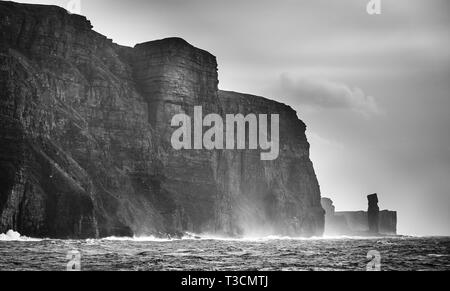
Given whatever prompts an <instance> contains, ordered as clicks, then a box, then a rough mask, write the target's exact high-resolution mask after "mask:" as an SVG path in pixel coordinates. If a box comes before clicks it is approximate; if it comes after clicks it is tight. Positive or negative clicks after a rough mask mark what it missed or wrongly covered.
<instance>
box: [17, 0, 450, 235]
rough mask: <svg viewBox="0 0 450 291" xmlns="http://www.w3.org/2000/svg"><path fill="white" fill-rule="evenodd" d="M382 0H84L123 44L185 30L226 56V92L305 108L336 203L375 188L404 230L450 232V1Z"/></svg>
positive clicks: (361, 201) (345, 206)
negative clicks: (375, 7) (374, 3)
mask: <svg viewBox="0 0 450 291" xmlns="http://www.w3.org/2000/svg"><path fill="white" fill-rule="evenodd" d="M381 1H382V14H381V15H376V16H370V15H368V14H367V13H366V8H365V7H366V4H367V2H368V0H341V1H335V0H328V1H325V0H276V1H275V0H271V1H268V0H227V1H222V0H221V1H219V0H217V1H216V0H164V1H163V0H161V1H156V0H155V1H152V0H145V1H144V0H140V1H139V0H127V1H123V0H122V1H118V0H81V14H83V15H86V16H87V17H88V18H89V19H90V20H91V22H92V24H93V26H94V29H95V30H96V31H98V32H100V33H102V34H104V35H106V36H108V37H109V38H112V39H113V40H114V41H115V42H116V43H119V44H122V45H128V46H134V45H135V44H136V43H140V42H145V41H149V40H154V39H160V38H165V37H171V36H179V37H182V38H184V39H186V40H187V41H188V42H190V43H191V44H193V45H195V46H197V47H200V48H202V49H205V50H208V51H209V52H211V53H212V54H214V55H216V56H217V59H218V62H219V76H220V85H219V86H220V88H221V89H225V90H233V91H241V92H245V93H252V94H257V95H262V96H266V97H269V98H271V99H275V100H278V101H281V102H285V103H288V104H289V105H291V106H292V107H293V108H295V109H296V110H297V112H298V115H299V117H300V118H301V119H302V120H303V121H305V123H306V124H307V125H308V130H307V135H308V137H309V140H310V142H311V145H312V148H311V152H312V153H311V154H312V160H313V162H314V166H315V170H316V173H317V176H318V179H319V183H320V186H321V192H322V196H324V197H330V198H331V199H333V201H334V203H335V206H336V209H337V210H359V209H366V208H367V200H366V195H367V194H370V193H374V192H376V193H378V194H379V198H380V207H381V208H382V209H386V208H388V209H393V210H397V211H398V212H399V213H398V229H399V232H400V233H401V234H411V235H450V130H449V127H450V114H449V111H450V96H449V92H450V49H449V48H450V1H448V0H427V1H424V0H381ZM21 2H28V3H42V4H59V5H60V6H63V7H65V8H66V7H67V4H68V3H69V2H70V1H69V0H61V1H58V0H55V1H39V0H37V1H21Z"/></svg>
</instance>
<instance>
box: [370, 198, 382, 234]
mask: <svg viewBox="0 0 450 291" xmlns="http://www.w3.org/2000/svg"><path fill="white" fill-rule="evenodd" d="M367 200H368V202H369V208H368V209H367V220H368V223H369V232H371V233H378V232H379V228H378V224H379V220H380V208H379V207H378V196H377V194H371V195H368V196H367Z"/></svg>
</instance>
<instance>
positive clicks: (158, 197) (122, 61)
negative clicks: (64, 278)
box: [0, 2, 324, 238]
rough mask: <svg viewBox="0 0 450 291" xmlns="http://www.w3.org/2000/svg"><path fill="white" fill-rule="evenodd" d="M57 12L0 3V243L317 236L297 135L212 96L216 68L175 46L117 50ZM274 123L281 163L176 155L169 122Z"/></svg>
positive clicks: (299, 126)
mask: <svg viewBox="0 0 450 291" xmlns="http://www.w3.org/2000/svg"><path fill="white" fill-rule="evenodd" d="M91 28H92V26H91V25H90V23H89V21H88V20H86V19H85V18H84V17H82V16H79V15H70V14H68V13H67V12H66V11H65V10H63V9H61V8H58V7H54V6H42V5H24V4H16V3H13V2H0V122H1V127H0V141H1V142H0V232H5V231H7V230H8V229H15V230H17V231H19V232H20V233H22V234H24V235H28V236H34V237H58V238H69V237H71V238H86V237H104V236H111V235H116V236H130V235H133V234H134V235H144V234H145V235H150V234H151V235H168V234H169V235H178V234H181V233H183V232H194V233H202V232H209V233H220V234H226V235H240V234H251V233H264V234H283V235H301V236H311V235H321V234H322V231H323V224H324V213H323V210H322V208H321V205H320V190H319V185H318V183H317V179H316V176H315V174H314V169H313V166H312V163H311V161H310V160H309V144H308V142H307V140H306V136H305V129H306V127H305V125H304V124H303V122H301V121H300V120H298V118H297V116H296V113H295V111H294V110H292V109H291V108H290V107H288V106H286V105H283V104H280V103H277V102H274V101H271V100H268V99H265V98H262V97H255V96H250V95H244V94H239V93H234V92H223V91H219V90H218V78H217V62H216V58H215V57H214V56H212V55H211V54H209V53H208V52H206V51H203V50H200V49H197V48H194V47H192V46H191V45H190V44H188V43H187V42H185V41H184V40H182V39H178V38H172V39H165V40H160V41H153V42H148V43H144V44H140V45H137V46H136V47H135V48H128V47H122V46H119V45H116V44H114V43H112V41H111V40H109V39H107V38H106V37H104V36H102V35H100V34H98V33H96V32H95V31H93V30H92V29H91ZM194 106H202V107H203V110H204V114H208V113H212V112H214V113H219V114H222V115H224V114H227V113H230V114H237V113H244V114H245V113H255V114H257V113H269V114H270V113H278V114H280V142H281V144H280V156H279V158H278V159H277V160H275V161H261V160H260V157H259V153H258V152H257V151H249V150H239V151H227V150H220V151H219V150H216V151H205V150H185V151H176V150H174V149H173V148H172V147H171V144H170V137H171V134H172V132H173V129H172V128H171V127H170V120H171V118H172V117H173V115H175V114H177V113H186V114H192V111H193V107H194Z"/></svg>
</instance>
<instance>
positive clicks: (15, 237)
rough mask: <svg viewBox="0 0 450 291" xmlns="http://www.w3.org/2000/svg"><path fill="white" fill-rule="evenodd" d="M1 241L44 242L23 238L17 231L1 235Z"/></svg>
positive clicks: (9, 231)
mask: <svg viewBox="0 0 450 291" xmlns="http://www.w3.org/2000/svg"><path fill="white" fill-rule="evenodd" d="M0 241H42V240H41V239H37V238H30V237H26V236H22V235H20V233H18V232H17V231H14V230H8V231H7V232H6V233H0Z"/></svg>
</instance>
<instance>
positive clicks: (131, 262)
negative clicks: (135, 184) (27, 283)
mask: <svg viewBox="0 0 450 291" xmlns="http://www.w3.org/2000/svg"><path fill="white" fill-rule="evenodd" d="M371 251H372V254H373V253H374V251H375V254H379V269H381V270H382V271H384V270H386V271H388V270H417V271H419V270H430V271H436V270H446V271H449V270H450V237H403V236H399V237H373V238H362V237H330V238H309V239H305V238H286V237H264V238H247V239H226V238H217V237H208V236H204V237H196V238H193V237H188V238H184V239H157V238H153V237H141V238H106V239H99V240H96V239H88V240H52V239H42V240H41V239H31V238H26V237H22V236H20V235H18V234H14V233H9V234H8V235H0V270H2V271H12V270H36V271H65V270H66V269H67V267H68V264H69V267H70V268H80V269H81V270H82V271H108V270H113V271H116V270H117V271H152V270H155V271H156V270H157V271H163V270H167V271H203V270H205V271H215V270H218V271H241V270H245V271H272V270H274V271H277V270H281V271H298V270H318V271H320V270H325V271H328V270H351V271H364V270H366V268H367V264H368V263H370V262H371V261H372V262H373V259H374V257H370V258H368V253H369V252H371ZM74 260H75V264H74Z"/></svg>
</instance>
